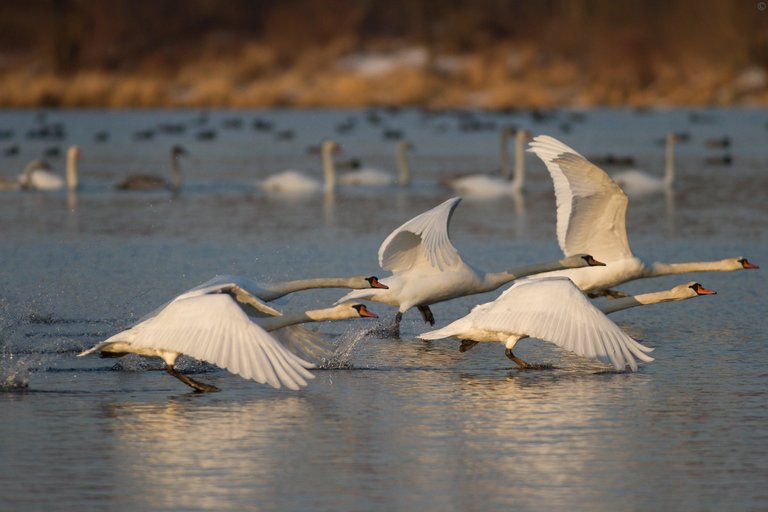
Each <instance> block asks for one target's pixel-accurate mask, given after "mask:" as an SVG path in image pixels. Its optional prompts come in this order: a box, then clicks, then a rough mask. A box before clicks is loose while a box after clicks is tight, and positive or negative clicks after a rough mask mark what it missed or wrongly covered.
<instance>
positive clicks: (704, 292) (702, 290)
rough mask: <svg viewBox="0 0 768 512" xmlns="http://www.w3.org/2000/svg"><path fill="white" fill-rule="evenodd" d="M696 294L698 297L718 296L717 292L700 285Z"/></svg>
mask: <svg viewBox="0 0 768 512" xmlns="http://www.w3.org/2000/svg"><path fill="white" fill-rule="evenodd" d="M696 294H698V295H717V292H716V291H715V290H710V289H709V288H704V287H703V286H701V285H699V286H698V288H696Z"/></svg>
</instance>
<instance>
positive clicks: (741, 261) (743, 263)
mask: <svg viewBox="0 0 768 512" xmlns="http://www.w3.org/2000/svg"><path fill="white" fill-rule="evenodd" d="M734 261H735V263H736V264H737V265H738V266H737V267H736V270H738V269H741V268H760V267H759V266H758V265H756V264H754V263H750V262H749V260H748V259H747V258H744V257H740V258H736V259H735V260H734Z"/></svg>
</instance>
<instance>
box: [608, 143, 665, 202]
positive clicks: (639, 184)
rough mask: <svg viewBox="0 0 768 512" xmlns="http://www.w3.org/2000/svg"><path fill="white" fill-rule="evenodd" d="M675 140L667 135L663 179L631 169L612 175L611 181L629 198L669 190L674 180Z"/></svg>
mask: <svg viewBox="0 0 768 512" xmlns="http://www.w3.org/2000/svg"><path fill="white" fill-rule="evenodd" d="M677 140H678V138H677V135H676V134H674V133H669V134H667V139H666V146H667V149H666V157H665V165H664V177H658V176H653V175H652V174H648V173H646V172H643V171H638V170H636V169H631V170H627V171H622V172H617V173H615V174H613V176H612V178H613V181H615V182H616V184H617V185H618V186H619V187H621V189H622V190H623V191H624V193H625V194H627V195H628V196H629V197H633V196H643V195H646V194H651V193H654V192H661V191H663V190H670V189H671V188H672V185H673V183H674V180H675V142H677Z"/></svg>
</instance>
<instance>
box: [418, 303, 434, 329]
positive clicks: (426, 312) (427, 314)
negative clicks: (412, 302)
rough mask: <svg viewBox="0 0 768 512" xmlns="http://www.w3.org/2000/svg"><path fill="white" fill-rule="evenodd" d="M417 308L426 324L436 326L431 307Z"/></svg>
mask: <svg viewBox="0 0 768 512" xmlns="http://www.w3.org/2000/svg"><path fill="white" fill-rule="evenodd" d="M416 308H417V309H418V310H419V313H421V318H423V319H424V321H425V322H427V323H428V324H429V325H435V315H433V314H432V310H431V309H429V306H416Z"/></svg>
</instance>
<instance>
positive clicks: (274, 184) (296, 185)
mask: <svg viewBox="0 0 768 512" xmlns="http://www.w3.org/2000/svg"><path fill="white" fill-rule="evenodd" d="M258 186H259V187H260V188H261V189H262V190H264V191H267V192H286V193H296V194H306V193H313V192H318V191H320V190H322V188H323V186H322V184H321V183H320V181H319V180H317V179H315V178H312V177H310V176H307V175H306V174H304V173H302V172H299V171H295V170H288V171H283V172H280V173H277V174H273V175H271V176H268V177H267V178H265V179H264V180H262V181H260V182H258Z"/></svg>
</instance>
